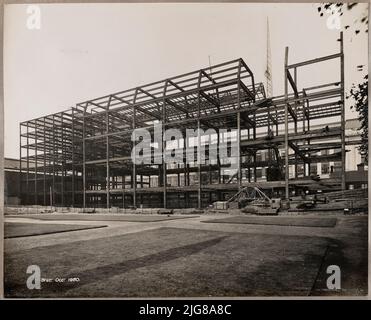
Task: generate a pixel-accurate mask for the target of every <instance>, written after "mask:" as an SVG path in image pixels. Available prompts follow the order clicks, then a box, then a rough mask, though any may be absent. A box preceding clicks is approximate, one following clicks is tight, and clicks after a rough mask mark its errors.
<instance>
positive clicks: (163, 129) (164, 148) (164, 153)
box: [162, 100, 167, 209]
mask: <svg viewBox="0 0 371 320" xmlns="http://www.w3.org/2000/svg"><path fill="white" fill-rule="evenodd" d="M165 130H166V107H165V100H164V102H163V106H162V134H163V133H164V132H165ZM165 157H166V141H164V140H163V141H162V174H163V178H162V181H163V188H164V191H163V195H164V200H163V202H164V208H165V209H166V208H167V173H166V161H165Z"/></svg>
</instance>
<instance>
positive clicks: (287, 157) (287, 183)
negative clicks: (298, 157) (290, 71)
mask: <svg viewBox="0 0 371 320" xmlns="http://www.w3.org/2000/svg"><path fill="white" fill-rule="evenodd" d="M288 55H289V48H288V47H286V48H285V66H284V85H285V199H286V200H289V123H288V101H287V100H288V83H287V82H288V79H287V64H288Z"/></svg>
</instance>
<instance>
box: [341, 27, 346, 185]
mask: <svg viewBox="0 0 371 320" xmlns="http://www.w3.org/2000/svg"><path fill="white" fill-rule="evenodd" d="M340 69H341V70H340V73H341V74H340V78H341V79H340V85H341V162H342V166H341V190H342V191H345V189H346V180H345V161H346V154H345V93H344V85H345V84H344V39H343V32H340Z"/></svg>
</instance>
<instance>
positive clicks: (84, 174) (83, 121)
mask: <svg viewBox="0 0 371 320" xmlns="http://www.w3.org/2000/svg"><path fill="white" fill-rule="evenodd" d="M86 108H87V105H86V106H85V107H84V113H83V117H82V198H83V201H82V203H83V209H85V208H86V164H85V160H86V154H85V148H86V142H85V133H86V124H85V116H86Z"/></svg>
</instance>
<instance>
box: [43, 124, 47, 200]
mask: <svg viewBox="0 0 371 320" xmlns="http://www.w3.org/2000/svg"><path fill="white" fill-rule="evenodd" d="M43 125H44V130H43V140H44V141H43V143H44V148H43V153H44V155H43V158H44V159H43V160H44V164H43V165H44V177H43V178H44V179H43V197H44V206H46V205H47V204H46V121H45V117H44V123H43Z"/></svg>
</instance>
